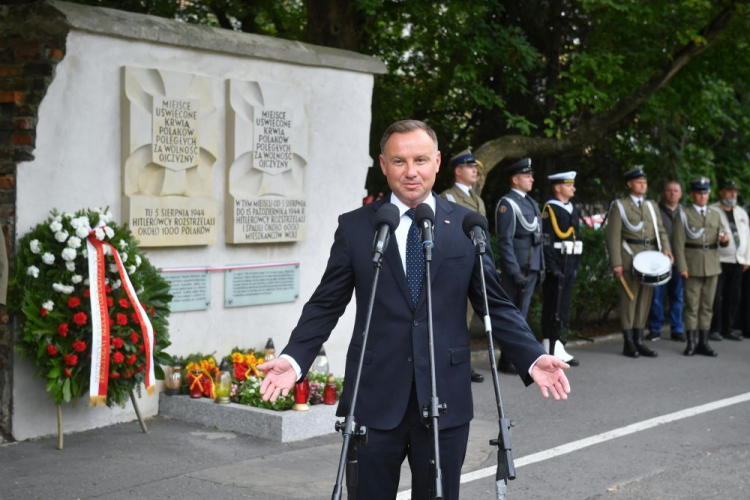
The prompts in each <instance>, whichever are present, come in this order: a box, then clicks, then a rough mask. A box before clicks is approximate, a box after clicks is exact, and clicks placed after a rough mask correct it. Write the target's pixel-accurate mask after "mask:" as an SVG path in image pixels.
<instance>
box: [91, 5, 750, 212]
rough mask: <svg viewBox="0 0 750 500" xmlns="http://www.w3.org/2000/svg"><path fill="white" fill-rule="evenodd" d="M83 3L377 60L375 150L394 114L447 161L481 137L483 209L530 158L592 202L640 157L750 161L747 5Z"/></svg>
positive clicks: (372, 184) (655, 171)
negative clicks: (575, 176)
mask: <svg viewBox="0 0 750 500" xmlns="http://www.w3.org/2000/svg"><path fill="white" fill-rule="evenodd" d="M79 1H80V3H88V4H94V5H102V6H108V7H115V8H122V9H125V10H132V11H136V12H143V13H147V14H153V15H161V16H166V17H173V18H177V19H181V20H184V21H186V22H194V23H201V24H208V25H214V26H222V27H224V28H229V29H235V30H242V31H246V32H251V33H260V34H266V35H272V36H279V37H284V38H289V39H293V40H301V41H308V42H312V43H319V44H324V45H329V46H333V47H338V48H344V49H349V50H358V51H360V52H363V53H366V54H371V55H374V56H376V57H378V58H380V59H382V60H383V61H384V62H385V63H386V65H387V67H388V73H387V74H386V75H382V76H378V77H377V78H376V81H375V89H374V95H373V123H372V140H371V155H372V156H373V158H375V159H377V155H378V154H379V150H378V147H379V146H378V144H379V138H380V134H381V133H382V131H383V130H384V129H385V127H387V125H388V124H390V123H391V122H393V121H395V120H398V119H403V118H417V119H422V120H425V121H427V122H428V123H430V124H431V125H432V126H433V127H434V128H435V129H436V131H437V132H438V137H439V138H440V141H441V144H440V149H441V151H442V152H443V156H444V160H445V161H444V165H447V158H449V157H450V156H451V155H452V154H455V153H456V152H458V151H460V150H462V149H463V148H465V147H467V146H473V147H474V150H475V153H476V155H477V156H478V157H479V158H480V159H481V160H482V161H483V163H484V165H485V167H484V169H483V171H482V172H481V174H482V175H481V178H482V180H481V182H482V184H484V185H485V187H486V189H485V191H484V193H483V197H484V198H485V200H486V201H487V202H489V203H491V206H494V201H496V200H497V198H498V197H499V195H500V192H501V191H503V190H505V189H506V183H505V180H504V177H503V176H502V174H501V173H499V171H500V169H496V170H495V171H492V169H493V168H494V167H495V166H497V165H500V166H501V167H502V166H504V164H505V163H503V162H508V161H512V160H515V159H517V158H522V157H526V156H530V157H532V158H533V159H534V160H538V161H536V162H535V170H536V171H537V172H538V176H537V179H538V180H542V179H544V178H545V176H546V174H548V173H550V172H551V171H561V170H566V169H575V170H577V171H579V175H580V176H581V177H580V178H582V179H584V180H585V183H579V186H580V187H581V188H583V189H582V190H580V191H579V195H583V196H585V197H587V198H588V199H590V200H594V199H606V198H611V197H612V196H613V195H614V194H615V193H616V192H618V191H619V190H620V189H621V187H622V182H621V176H620V175H619V174H620V172H622V171H624V170H627V169H628V168H630V167H631V166H632V165H633V164H642V165H644V166H645V168H646V169H647V171H648V173H649V175H650V178H651V179H655V180H656V181H657V184H658V183H659V181H661V180H664V179H666V178H679V179H681V180H687V178H689V177H690V176H692V175H697V174H704V175H709V176H710V177H712V178H714V179H716V178H718V177H726V176H732V177H734V178H735V179H736V180H738V181H741V182H742V181H743V180H744V179H745V178H747V177H748V176H747V175H746V174H747V173H748V172H749V171H750V159H749V158H748V156H747V154H746V152H745V151H744V145H745V144H747V138H748V135H749V134H750V118H749V117H748V113H747V111H748V85H747V83H746V82H747V81H748V76H750V75H748V73H749V72H750V66H749V65H747V64H746V61H747V60H748V55H749V54H748V52H750V30H748V24H749V23H748V20H749V18H748V6H747V4H748V0H715V1H709V0H651V1H648V2H638V1H624V0H526V1H523V2H518V1H516V0H483V1H469V2H467V1H465V0H464V1H459V0H442V1H440V2H433V1H428V0H410V1H409V2H404V1H402V0H325V1H323V0H321V1H319V2H312V1H310V0H308V1H304V0H257V1H252V2H244V1H239V0H195V1H178V0H124V1H117V2H115V1H113V0H79ZM376 164H377V161H376ZM378 170H379V169H378V168H377V167H376V168H373V175H370V176H369V178H368V187H369V188H370V189H371V190H373V191H378V190H384V189H385V184H384V181H383V179H382V176H380V175H379V172H378ZM451 176H452V173H451V172H448V169H447V168H444V169H443V171H441V173H440V175H439V178H438V185H437V188H438V189H440V188H442V187H444V186H446V185H447V184H448V183H449V182H450V181H451ZM486 181H489V182H486ZM538 184H540V183H539V182H538ZM541 184H544V183H543V182H541ZM542 187H543V188H544V187H545V186H542ZM743 187H744V186H743ZM545 194H546V193H545ZM537 196H539V195H537Z"/></svg>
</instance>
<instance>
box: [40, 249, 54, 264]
mask: <svg viewBox="0 0 750 500" xmlns="http://www.w3.org/2000/svg"><path fill="white" fill-rule="evenodd" d="M42 262H44V263H45V264H47V265H48V266H51V265H52V264H54V263H55V256H54V255H52V254H51V253H49V252H44V255H42Z"/></svg>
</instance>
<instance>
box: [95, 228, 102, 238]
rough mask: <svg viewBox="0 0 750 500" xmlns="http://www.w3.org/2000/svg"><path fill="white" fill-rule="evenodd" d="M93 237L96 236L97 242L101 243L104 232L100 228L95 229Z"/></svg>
mask: <svg viewBox="0 0 750 500" xmlns="http://www.w3.org/2000/svg"><path fill="white" fill-rule="evenodd" d="M94 235H95V236H96V239H97V240H99V241H102V240H103V239H104V230H103V229H102V228H100V227H97V228H96V230H94Z"/></svg>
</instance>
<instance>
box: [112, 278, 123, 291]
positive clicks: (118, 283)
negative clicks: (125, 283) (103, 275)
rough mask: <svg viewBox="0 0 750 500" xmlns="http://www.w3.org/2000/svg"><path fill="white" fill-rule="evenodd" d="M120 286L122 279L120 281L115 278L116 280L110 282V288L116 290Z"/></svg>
mask: <svg viewBox="0 0 750 500" xmlns="http://www.w3.org/2000/svg"><path fill="white" fill-rule="evenodd" d="M121 286H122V281H120V280H117V281H115V282H114V283H112V290H117V289H118V288H120V287H121Z"/></svg>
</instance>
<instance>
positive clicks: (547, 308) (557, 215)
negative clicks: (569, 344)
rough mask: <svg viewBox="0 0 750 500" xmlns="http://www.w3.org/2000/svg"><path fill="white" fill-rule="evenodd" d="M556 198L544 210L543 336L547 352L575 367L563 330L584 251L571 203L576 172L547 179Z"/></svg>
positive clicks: (575, 213)
mask: <svg viewBox="0 0 750 500" xmlns="http://www.w3.org/2000/svg"><path fill="white" fill-rule="evenodd" d="M547 178H548V179H549V180H550V182H551V183H552V189H553V190H554V196H553V197H552V198H551V199H550V200H549V201H547V203H545V205H544V207H543V208H542V232H543V233H544V265H545V267H546V268H547V278H546V279H545V280H544V288H543V290H542V297H543V299H544V300H543V302H542V333H543V336H544V340H542V345H544V350H545V351H547V353H548V354H552V355H553V356H556V357H557V358H559V359H560V360H562V361H564V362H566V363H568V364H569V365H571V366H578V365H579V362H578V360H577V359H576V358H574V357H573V356H571V355H570V354H568V352H567V351H566V350H565V347H564V346H563V344H562V342H560V330H561V329H562V326H563V325H564V324H565V323H566V322H567V320H568V311H569V310H570V301H571V298H572V296H573V284H574V282H575V279H576V275H577V274H578V264H579V261H580V257H581V251H582V250H583V242H582V241H581V228H580V224H579V213H578V209H576V207H575V206H574V205H573V203H571V202H570V199H571V198H572V197H573V195H575V192H576V187H575V178H576V173H575V172H563V173H560V174H553V175H550V176H548V177H547Z"/></svg>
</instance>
